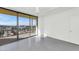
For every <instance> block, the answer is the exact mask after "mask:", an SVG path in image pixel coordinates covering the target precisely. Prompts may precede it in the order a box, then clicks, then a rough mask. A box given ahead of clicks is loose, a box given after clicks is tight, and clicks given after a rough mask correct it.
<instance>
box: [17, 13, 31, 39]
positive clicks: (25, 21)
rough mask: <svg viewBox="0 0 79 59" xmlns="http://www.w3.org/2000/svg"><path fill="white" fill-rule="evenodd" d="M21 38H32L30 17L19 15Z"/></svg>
mask: <svg viewBox="0 0 79 59" xmlns="http://www.w3.org/2000/svg"><path fill="white" fill-rule="evenodd" d="M18 22H19V38H25V37H29V36H30V25H29V23H30V22H29V16H28V15H23V14H19V18H18Z"/></svg>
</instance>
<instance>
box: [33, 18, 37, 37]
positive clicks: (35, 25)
mask: <svg viewBox="0 0 79 59" xmlns="http://www.w3.org/2000/svg"><path fill="white" fill-rule="evenodd" d="M32 22H33V23H32V35H36V34H37V19H36V18H33V19H32Z"/></svg>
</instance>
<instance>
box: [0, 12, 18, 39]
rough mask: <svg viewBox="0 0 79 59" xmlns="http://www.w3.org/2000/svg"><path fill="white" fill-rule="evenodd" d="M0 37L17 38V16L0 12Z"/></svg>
mask: <svg viewBox="0 0 79 59" xmlns="http://www.w3.org/2000/svg"><path fill="white" fill-rule="evenodd" d="M0 11H1V10H0ZM8 12H9V11H8ZM16 15H17V14H16ZM0 39H10V40H13V39H14V40H15V39H17V16H15V15H12V14H9V13H8V14H7V13H0Z"/></svg>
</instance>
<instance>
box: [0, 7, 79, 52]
mask: <svg viewBox="0 0 79 59" xmlns="http://www.w3.org/2000/svg"><path fill="white" fill-rule="evenodd" d="M0 51H79V7H0Z"/></svg>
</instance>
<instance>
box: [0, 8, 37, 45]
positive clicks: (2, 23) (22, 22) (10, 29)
mask: <svg viewBox="0 0 79 59" xmlns="http://www.w3.org/2000/svg"><path fill="white" fill-rule="evenodd" d="M36 33H37V16H33V15H29V14H25V13H21V12H17V11H12V10H9V9H5V8H0V43H1V44H2V42H4V41H3V39H5V43H6V42H9V41H15V40H18V39H21V38H26V37H30V36H33V35H36ZM6 40H7V41H6Z"/></svg>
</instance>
